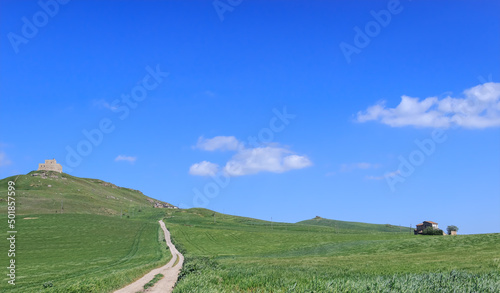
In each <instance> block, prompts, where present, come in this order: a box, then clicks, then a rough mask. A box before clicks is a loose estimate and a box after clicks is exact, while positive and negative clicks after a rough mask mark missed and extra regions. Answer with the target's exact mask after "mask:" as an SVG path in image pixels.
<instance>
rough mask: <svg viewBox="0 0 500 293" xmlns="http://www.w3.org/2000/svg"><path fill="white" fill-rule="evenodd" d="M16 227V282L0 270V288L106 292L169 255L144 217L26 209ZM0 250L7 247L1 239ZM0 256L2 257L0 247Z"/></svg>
mask: <svg viewBox="0 0 500 293" xmlns="http://www.w3.org/2000/svg"><path fill="white" fill-rule="evenodd" d="M4 220H5V222H6V219H5V217H2V220H1V221H4ZM17 231H18V233H17V237H18V238H17V241H16V244H17V247H16V250H17V253H16V265H17V266H16V267H17V270H16V275H17V278H16V285H15V286H12V285H9V284H8V283H7V278H6V277H4V276H5V275H4V274H2V282H1V284H0V292H5V291H6V290H7V289H8V290H9V292H109V291H111V290H112V289H118V288H120V287H122V286H124V285H126V284H128V283H131V282H132V281H134V280H135V279H137V278H138V277H140V276H141V275H143V274H145V273H146V272H148V271H149V270H151V269H153V268H155V267H158V266H160V265H163V264H165V263H166V262H167V261H168V260H169V259H170V257H171V256H170V253H169V251H168V250H167V249H166V248H167V246H166V244H165V242H164V241H163V232H162V231H161V229H160V228H159V225H158V223H157V221H156V220H155V219H149V220H148V219H147V217H146V219H144V218H142V219H141V218H138V219H125V218H124V219H120V218H117V217H109V216H101V215H90V214H62V215H61V214H58V215H54V214H39V215H29V216H22V217H19V218H18V221H17ZM0 250H2V251H7V250H8V248H7V245H6V242H5V241H2V242H1V245H0ZM0 261H1V263H2V264H6V263H7V262H8V260H7V255H6V253H2V254H1V257H0ZM5 271H6V270H5Z"/></svg>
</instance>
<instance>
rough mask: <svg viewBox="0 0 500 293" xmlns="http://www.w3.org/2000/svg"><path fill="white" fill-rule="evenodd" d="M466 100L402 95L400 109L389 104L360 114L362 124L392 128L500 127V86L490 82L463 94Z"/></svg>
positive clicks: (358, 119) (383, 103)
mask: <svg viewBox="0 0 500 293" xmlns="http://www.w3.org/2000/svg"><path fill="white" fill-rule="evenodd" d="M463 95H464V98H453V97H450V96H448V97H446V98H444V99H441V100H440V99H438V98H436V97H429V98H426V99H423V100H420V99H419V98H412V97H408V96H402V97H401V102H400V103H399V105H398V106H396V108H386V106H385V101H382V102H379V103H377V104H376V105H373V106H371V107H368V108H367V109H366V110H365V111H360V112H358V113H357V121H358V122H366V121H371V120H375V121H379V122H381V123H383V124H387V125H389V126H392V127H402V126H415V127H434V128H448V127H451V126H461V127H466V128H486V127H498V126H500V83H495V82H488V83H484V84H481V85H477V86H475V87H472V88H470V89H467V90H465V91H464V92H463Z"/></svg>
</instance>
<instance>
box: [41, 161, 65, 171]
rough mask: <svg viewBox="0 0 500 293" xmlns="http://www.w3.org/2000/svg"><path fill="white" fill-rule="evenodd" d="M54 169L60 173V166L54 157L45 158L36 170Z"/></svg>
mask: <svg viewBox="0 0 500 293" xmlns="http://www.w3.org/2000/svg"><path fill="white" fill-rule="evenodd" d="M41 170H45V171H56V172H59V173H62V166H61V164H58V163H57V162H56V159H52V160H45V164H38V171H41Z"/></svg>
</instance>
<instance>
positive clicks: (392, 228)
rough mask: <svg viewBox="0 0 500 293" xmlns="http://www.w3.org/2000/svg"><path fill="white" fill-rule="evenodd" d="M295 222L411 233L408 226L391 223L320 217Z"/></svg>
mask: <svg viewBox="0 0 500 293" xmlns="http://www.w3.org/2000/svg"><path fill="white" fill-rule="evenodd" d="M297 224H304V225H315V226H325V227H332V228H334V229H336V230H338V231H340V232H343V233H349V232H351V233H358V232H362V233H369V232H406V233H411V232H412V231H413V230H412V231H410V228H409V227H402V226H395V225H391V224H369V223H360V222H346V221H339V220H330V219H325V218H321V217H316V218H314V219H310V220H305V221H300V222H297Z"/></svg>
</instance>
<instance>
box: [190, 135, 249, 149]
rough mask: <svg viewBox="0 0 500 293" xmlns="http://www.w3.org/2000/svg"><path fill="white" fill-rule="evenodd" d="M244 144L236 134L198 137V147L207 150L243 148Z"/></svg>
mask: <svg viewBox="0 0 500 293" xmlns="http://www.w3.org/2000/svg"><path fill="white" fill-rule="evenodd" d="M242 147H243V144H242V143H240V142H239V141H238V140H237V139H236V137H234V136H216V137H214V138H204V137H203V136H201V137H199V138H198V143H197V144H196V148H198V149H202V150H205V151H215V150H220V151H226V150H227V151H235V150H238V149H241V148H242Z"/></svg>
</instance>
